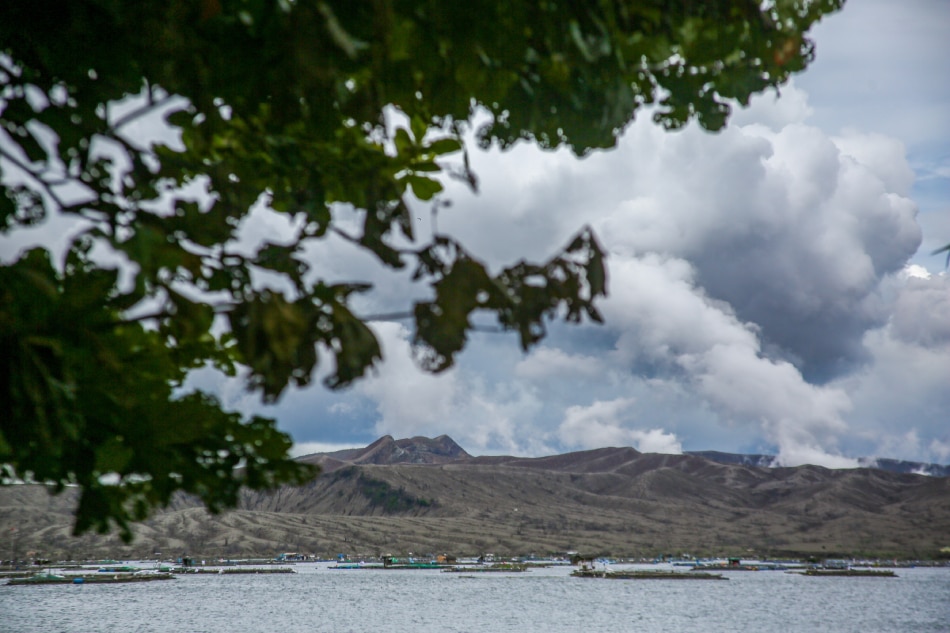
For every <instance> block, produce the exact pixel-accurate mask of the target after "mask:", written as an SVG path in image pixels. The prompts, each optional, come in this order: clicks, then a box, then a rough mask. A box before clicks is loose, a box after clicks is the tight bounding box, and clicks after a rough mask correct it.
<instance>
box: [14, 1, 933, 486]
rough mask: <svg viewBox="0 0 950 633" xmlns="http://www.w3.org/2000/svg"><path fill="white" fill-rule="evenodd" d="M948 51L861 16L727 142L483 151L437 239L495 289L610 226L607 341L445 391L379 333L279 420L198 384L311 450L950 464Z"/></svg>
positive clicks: (257, 222)
mask: <svg viewBox="0 0 950 633" xmlns="http://www.w3.org/2000/svg"><path fill="white" fill-rule="evenodd" d="M947 33H950V3H947V2H945V0H906V1H905V2H901V3H894V2H892V1H890V0H849V1H848V3H847V4H846V6H845V8H844V10H843V11H842V12H840V13H838V14H835V15H832V16H830V17H828V18H826V19H825V21H823V22H822V23H821V24H820V25H819V26H818V27H817V28H816V29H814V31H813V33H812V35H813V37H814V39H815V41H816V44H817V59H816V61H815V62H814V63H813V64H812V65H811V66H810V67H809V69H808V70H807V71H806V72H805V73H804V74H801V75H798V76H796V77H795V79H794V80H793V82H792V83H790V84H788V85H786V86H784V87H782V89H781V91H780V94H779V95H776V94H775V93H774V92H772V93H768V94H765V95H763V96H761V97H759V98H757V99H755V100H754V102H753V104H752V105H751V107H750V108H748V109H743V110H738V111H737V112H736V113H735V115H734V116H733V118H732V119H731V121H730V124H729V126H728V127H727V128H726V129H725V130H724V131H722V132H720V133H716V134H711V133H707V132H703V131H702V130H701V129H700V128H699V127H698V126H696V125H690V126H688V127H687V128H686V129H685V130H683V131H680V132H675V133H671V132H666V131H663V130H662V129H660V128H658V127H657V126H655V125H654V124H653V123H652V122H651V121H650V116H649V113H641V114H640V115H639V116H638V117H637V120H636V122H635V123H633V124H632V125H631V126H630V127H629V128H628V129H627V130H626V132H625V134H624V136H623V137H622V138H621V140H620V142H619V144H618V146H617V147H616V148H615V149H613V150H611V151H607V152H599V153H594V154H591V155H589V156H587V157H585V158H583V159H579V158H577V157H575V156H573V155H571V154H570V153H569V152H566V151H555V152H542V151H540V150H538V149H537V148H535V147H533V146H531V145H528V144H521V145H518V146H516V147H515V148H513V149H511V150H509V151H505V152H502V151H500V150H498V149H497V148H492V149H489V150H487V151H477V150H476V151H475V153H474V154H473V155H472V156H471V159H472V168H473V170H474V171H475V172H476V174H477V176H478V179H479V191H478V193H477V194H476V193H473V192H472V191H470V190H468V189H467V188H465V187H463V186H462V185H460V184H458V183H454V182H450V183H447V187H448V188H447V191H446V195H445V198H446V199H448V200H450V201H451V203H452V204H451V206H448V207H444V208H440V209H439V210H438V212H437V213H435V212H433V211H432V209H431V208H430V206H429V205H422V204H419V205H417V206H416V207H415V210H416V214H415V215H416V216H417V218H418V219H417V222H418V226H417V227H416V228H417V235H422V236H424V237H425V236H431V235H432V234H433V232H434V231H435V230H436V229H438V231H440V232H445V233H448V234H450V235H452V236H454V237H456V238H458V239H460V240H461V241H462V243H463V244H465V246H466V247H467V248H468V249H469V251H470V252H472V253H473V254H475V255H476V256H477V257H479V258H481V259H483V261H485V262H487V263H488V264H489V265H490V267H491V268H492V269H493V270H498V269H500V268H501V267H503V266H506V265H510V264H512V263H514V262H516V261H518V260H520V259H522V258H525V259H528V260H534V261H544V260H546V259H547V258H549V257H551V256H552V255H553V254H555V253H556V252H557V251H558V250H559V249H560V248H563V247H564V246H565V245H566V244H567V243H568V242H569V241H570V239H571V237H572V236H573V235H574V234H575V233H576V232H578V231H579V230H580V229H581V228H582V227H584V226H590V227H592V228H593V229H594V231H595V233H596V235H597V236H598V239H599V240H600V243H601V245H602V246H603V247H604V248H605V249H606V250H607V251H608V253H609V256H608V260H607V266H608V275H609V277H608V284H609V286H608V287H609V296H608V297H607V298H606V299H605V300H603V301H602V302H601V303H600V308H601V311H602V314H603V316H604V317H605V323H604V324H602V325H597V324H583V325H580V326H576V325H567V324H561V323H552V324H551V327H550V331H549V336H548V337H547V338H546V339H544V341H543V342H542V343H541V344H540V345H538V346H537V347H535V348H534V349H533V350H532V351H530V352H529V353H527V354H525V353H522V352H521V350H520V347H519V344H518V340H517V338H516V336H514V335H507V334H499V333H489V332H479V333H474V334H473V336H472V337H471V340H470V343H469V346H468V348H467V349H466V350H465V351H464V352H463V353H462V354H461V355H460V356H459V358H458V359H457V363H456V366H455V367H454V368H453V369H451V370H449V371H447V372H445V373H442V374H439V375H431V374H427V373H425V372H423V371H421V370H419V369H418V368H417V367H416V365H415V363H414V361H413V359H412V353H411V350H410V346H409V343H408V341H409V339H410V338H411V336H412V332H411V330H410V329H409V327H408V325H409V324H408V323H406V322H398V321H396V322H392V321H390V322H375V323H373V324H372V327H373V329H374V331H375V332H376V334H377V335H378V337H379V339H380V341H381V343H382V347H383V354H384V362H383V363H382V364H381V365H380V366H379V367H378V369H377V370H376V371H375V372H374V373H373V374H372V375H371V376H370V377H368V378H366V379H364V380H362V381H359V382H357V383H356V384H355V385H354V386H352V387H350V388H348V389H346V390H344V391H341V392H330V391H328V390H326V389H325V388H323V387H322V386H320V384H319V381H314V386H312V387H310V388H307V389H303V390H289V391H288V392H286V393H285V394H284V396H283V397H282V398H281V399H280V401H279V402H278V403H277V404H276V405H273V406H265V405H263V404H261V401H260V397H259V395H255V394H249V393H247V392H246V391H245V390H244V387H243V384H242V383H241V382H239V381H234V380H229V379H225V378H223V377H221V376H218V375H214V374H212V373H210V372H199V373H197V374H196V375H195V376H194V377H193V380H192V381H191V383H192V384H193V385H195V386H200V387H202V388H206V389H210V390H212V391H214V392H216V393H218V394H219V395H220V396H221V398H222V400H223V402H224V404H225V405H226V406H227V407H228V408H231V409H236V410H239V411H242V412H244V413H247V414H251V413H259V414H264V415H267V416H269V417H274V418H276V419H277V420H278V426H279V428H281V429H282V430H284V431H286V432H288V433H290V434H291V435H292V437H293V438H294V440H295V443H296V445H295V449H294V452H295V454H298V455H300V454H306V453H310V452H315V451H320V450H333V449H336V448H343V447H351V446H365V445H366V444H369V443H370V442H372V441H374V440H375V439H377V438H378V437H380V436H382V435H386V434H388V435H392V436H394V437H397V438H402V437H411V436H416V435H423V436H428V437H435V436H438V435H442V434H447V435H449V436H451V437H452V438H453V439H454V440H455V441H457V442H458V443H459V444H460V445H461V446H462V447H463V448H464V449H465V450H467V451H468V452H469V453H471V454H475V455H482V454H511V455H521V456H540V455H549V454H554V453H562V452H567V451H573V450H584V449H591V448H599V447H605V446H633V447H634V448H637V449H638V450H641V451H644V452H663V453H679V452H682V451H696V450H720V451H728V452H735V453H767V454H772V455H775V456H776V463H777V464H782V465H798V464H804V463H812V464H819V465H824V466H829V467H851V466H855V465H857V463H858V462H857V461H856V460H857V459H858V458H874V457H888V458H896V459H907V460H914V461H921V462H935V463H941V464H948V463H950V424H948V423H947V421H948V418H950V388H948V387H950V318H948V316H950V276H948V275H947V274H946V273H945V269H944V263H945V257H943V256H939V255H932V254H931V253H932V252H933V251H934V250H935V249H937V248H940V247H941V246H943V245H944V244H947V243H950V82H948V81H947V80H946V78H947V77H948V76H950V73H948V66H950V38H948V37H946V34H947ZM337 216H338V219H339V220H340V221H342V222H346V221H348V218H347V217H346V215H345V212H344V211H340V212H338V213H337ZM286 232H287V225H286V223H285V220H283V219H282V218H280V217H278V216H276V215H275V214H272V213H268V212H258V213H255V214H253V215H252V216H251V217H250V219H249V220H248V221H247V222H246V223H245V224H244V225H243V226H242V235H243V238H244V239H245V240H248V241H254V240H259V239H261V238H265V237H267V238H275V239H279V238H280V236H281V235H284V234H286ZM16 240H20V241H19V242H17V241H16ZM22 241H23V239H22V238H16V239H14V240H7V241H5V242H0V250H5V251H6V253H3V252H0V255H4V256H5V257H9V255H10V253H11V252H12V250H13V249H14V248H18V247H19V246H18V245H19V244H21V243H22ZM308 257H309V258H310V260H311V263H312V264H313V265H314V267H315V269H316V270H318V271H319V272H320V274H321V275H323V276H324V277H325V278H326V279H327V280H330V281H336V280H348V281H353V280H359V281H369V282H372V283H375V284H376V290H375V291H374V292H373V293H372V294H371V295H368V296H366V297H364V298H361V299H360V302H359V303H358V304H357V305H356V308H357V312H358V313H361V314H385V313H391V312H393V311H403V310H405V309H407V308H408V307H409V302H411V299H412V298H417V297H418V298H421V297H425V296H426V295H427V289H426V288H425V287H424V286H423V287H419V286H418V284H416V285H413V284H412V283H411V282H410V280H409V279H408V277H407V275H406V274H402V273H400V274H396V273H392V272H390V271H384V270H382V269H381V267H380V266H378V264H377V263H376V261H375V260H374V259H373V258H371V257H370V256H368V255H366V254H365V253H359V252H356V251H355V250H354V249H353V248H352V247H351V246H350V245H348V244H346V243H344V242H342V241H341V240H334V239H333V238H330V239H328V240H326V241H324V242H321V243H320V244H319V246H318V247H315V248H313V249H311V250H310V251H308ZM324 371H325V368H324Z"/></svg>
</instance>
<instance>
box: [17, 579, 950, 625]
mask: <svg viewBox="0 0 950 633" xmlns="http://www.w3.org/2000/svg"><path fill="white" fill-rule="evenodd" d="M295 569H296V570H297V572H298V573H296V574H269V575H193V576H181V577H177V578H175V579H174V580H166V581H156V582H146V583H131V584H113V585H48V586H6V585H3V586H0V632H2V633H33V632H36V633H55V632H64V633H67V632H68V633H80V632H89V633H95V632H98V631H109V632H114V631H121V632H123V633H146V632H152V631H154V632H164V631H188V632H189V633H241V632H258V631H261V632H270V631H274V632H281V633H295V632H307V633H312V632H316V631H332V632H334V633H345V632H350V631H353V632H366V631H392V632H404V631H405V632H408V631H412V632H416V631H426V632H441V631H447V632H449V631H459V632H466V633H475V632H481V631H484V632H492V633H496V632H499V631H510V632H519V633H520V632H531V631H537V632H543V633H559V632H574V631H582V630H594V631H620V632H622V631H637V632H638V633H639V632H650V631H664V632H667V631H672V632H677V631H683V632H685V631H689V632H690V633H696V632H705V631H730V632H731V631H783V632H794V631H802V632H805V631H807V632H808V633H813V632H815V631H829V632H861V633H870V632H877V631H879V632H881V633H895V632H902V631H906V632H914V633H920V632H925V631H933V632H941V633H947V632H948V631H950V569H948V568H942V569H928V568H915V569H898V570H896V571H897V574H898V577H897V578H809V577H804V576H801V575H795V574H788V573H784V572H781V571H759V572H740V571H735V572H724V575H725V576H726V577H728V579H729V580H728V581H712V580H710V581H702V580H589V579H580V578H571V577H569V575H568V574H569V573H570V571H571V569H570V568H568V567H554V568H545V569H533V570H531V571H528V572H525V573H490V574H485V573H482V574H449V573H442V572H440V571H438V570H331V569H328V566H327V565H326V564H300V565H296V566H295Z"/></svg>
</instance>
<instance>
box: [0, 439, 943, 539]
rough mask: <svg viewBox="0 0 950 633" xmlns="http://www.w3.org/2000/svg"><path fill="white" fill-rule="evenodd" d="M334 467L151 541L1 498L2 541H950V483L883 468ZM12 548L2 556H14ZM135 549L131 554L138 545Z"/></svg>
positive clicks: (647, 459)
mask: <svg viewBox="0 0 950 633" xmlns="http://www.w3.org/2000/svg"><path fill="white" fill-rule="evenodd" d="M300 459H301V460H302V461H306V462H308V463H315V464H319V465H320V466H321V467H322V468H323V474H322V475H321V476H320V477H318V478H317V479H316V480H314V481H313V482H310V483H309V484H307V485H305V486H300V487H282V488H279V489H277V490H274V491H269V492H255V491H249V490H244V491H242V492H241V498H240V504H239V507H238V508H237V509H235V510H232V511H229V512H226V513H224V514H221V515H217V516H213V515H209V514H208V513H207V512H206V511H205V510H204V509H203V508H202V507H200V506H199V504H198V502H197V501H196V500H194V499H191V498H188V497H185V496H183V495H181V496H178V497H176V498H175V500H174V502H173V504H172V505H171V506H170V507H169V508H167V509H166V510H163V511H160V512H158V513H156V514H155V515H154V516H152V517H151V518H150V519H148V520H147V521H145V522H143V523H141V524H138V525H137V526H136V527H135V531H136V534H137V540H136V542H135V543H133V545H132V546H124V545H122V544H121V543H120V542H119V541H118V540H117V538H116V537H115V535H107V536H104V537H103V536H97V535H85V536H83V537H80V538H78V539H77V538H72V537H69V536H68V535H69V531H70V528H71V515H70V512H71V509H72V507H74V505H75V501H76V495H75V491H74V490H71V491H67V492H66V493H64V495H61V496H58V497H50V496H48V495H46V494H45V491H44V490H43V489H42V487H37V486H11V487H9V488H7V489H0V534H3V535H9V534H10V529H11V528H17V529H18V530H19V531H18V532H17V533H18V534H19V535H20V536H19V538H20V539H21V543H20V545H21V546H22V547H28V548H30V549H35V550H38V551H44V552H60V553H65V554H69V555H72V556H77V557H78V556H79V555H80V554H87V555H88V554H94V553H100V555H106V556H112V557H115V556H128V555H136V556H140V557H141V556H146V557H147V556H150V555H151V554H153V552H154V551H161V552H175V553H176V554H177V553H181V552H201V553H202V554H204V555H209V556H228V557H236V556H241V555H252V554H254V555H272V554H273V553H274V552H279V551H304V552H308V553H315V554H317V555H324V556H335V555H336V554H337V553H340V552H345V553H350V554H352V555H365V556H369V555H376V554H378V553H380V552H396V553H399V552H453V553H456V554H460V555H473V554H480V553H485V552H495V553H508V554H525V553H531V552H541V553H552V552H565V551H584V552H604V553H612V554H615V555H646V556H655V555H658V554H661V553H669V552H691V553H693V554H697V555H722V554H726V553H732V554H733V555H747V554H748V552H749V551H753V552H756V553H758V555H768V556H830V555H832V554H837V555H887V556H902V557H917V556H931V557H936V556H939V555H940V552H941V548H946V547H948V546H950V536H948V535H950V478H948V477H926V476H922V475H919V474H911V473H901V472H891V471H887V470H881V469H872V468H855V469H846V470H831V469H827V468H823V467H820V466H799V467H775V468H765V467H762V466H756V465H747V464H742V463H724V461H725V458H723V457H721V456H720V460H719V461H715V460H712V459H708V458H707V457H704V456H700V455H695V454H682V455H665V454H653V453H641V452H639V451H637V450H635V449H633V448H631V447H608V448H599V449H592V450H587V451H577V452H573V453H564V454H561V455H550V456H545V457H531V458H525V457H513V456H472V455H470V454H468V453H467V452H466V451H464V449H462V448H461V447H460V446H458V444H456V443H455V442H454V441H453V440H452V439H451V438H449V437H448V436H439V437H437V438H434V439H430V438H423V437H416V438H406V439H402V440H396V439H394V438H392V437H391V436H383V437H381V438H379V439H378V440H376V441H375V442H373V443H371V444H370V445H368V446H366V447H363V448H357V449H347V450H345V451H335V452H332V453H315V454H312V455H306V456H302V457H301V458H300ZM3 547H4V544H3V543H0V556H4V557H6V556H9V554H7V553H6V552H7V551H9V545H7V548H8V549H7V550H4V549H3ZM123 548H124V549H123Z"/></svg>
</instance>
